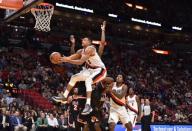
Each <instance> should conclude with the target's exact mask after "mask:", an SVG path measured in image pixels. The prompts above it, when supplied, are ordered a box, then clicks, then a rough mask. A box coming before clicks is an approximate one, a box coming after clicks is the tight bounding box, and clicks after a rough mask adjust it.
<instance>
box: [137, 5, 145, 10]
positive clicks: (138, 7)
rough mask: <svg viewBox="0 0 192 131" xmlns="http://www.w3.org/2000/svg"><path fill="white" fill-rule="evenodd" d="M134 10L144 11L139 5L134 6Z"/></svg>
mask: <svg viewBox="0 0 192 131" xmlns="http://www.w3.org/2000/svg"><path fill="white" fill-rule="evenodd" d="M135 8H136V9H140V10H143V9H144V8H143V6H140V5H136V6H135Z"/></svg>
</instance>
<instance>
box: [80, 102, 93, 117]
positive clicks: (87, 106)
mask: <svg viewBox="0 0 192 131" xmlns="http://www.w3.org/2000/svg"><path fill="white" fill-rule="evenodd" d="M92 111H93V109H92V107H91V106H90V105H89V104H86V105H85V108H84V109H83V111H82V113H81V114H82V115H88V114H89V113H91V112H92Z"/></svg>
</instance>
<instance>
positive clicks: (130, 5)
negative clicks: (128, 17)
mask: <svg viewBox="0 0 192 131" xmlns="http://www.w3.org/2000/svg"><path fill="white" fill-rule="evenodd" d="M125 4H126V5H127V6H129V7H133V4H131V3H125Z"/></svg>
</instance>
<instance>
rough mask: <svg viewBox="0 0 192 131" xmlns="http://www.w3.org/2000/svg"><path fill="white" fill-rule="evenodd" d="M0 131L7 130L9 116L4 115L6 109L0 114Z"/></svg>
mask: <svg viewBox="0 0 192 131" xmlns="http://www.w3.org/2000/svg"><path fill="white" fill-rule="evenodd" d="M0 130H1V131H8V130H9V116H8V115H7V114H6V109H5V108H3V109H2V113H1V114H0Z"/></svg>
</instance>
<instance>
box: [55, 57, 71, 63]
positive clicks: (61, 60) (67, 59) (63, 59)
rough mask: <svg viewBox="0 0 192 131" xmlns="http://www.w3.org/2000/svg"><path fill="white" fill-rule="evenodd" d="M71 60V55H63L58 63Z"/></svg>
mask: <svg viewBox="0 0 192 131" xmlns="http://www.w3.org/2000/svg"><path fill="white" fill-rule="evenodd" d="M69 61H70V58H69V57H65V56H63V57H61V58H60V59H59V61H58V63H63V62H69Z"/></svg>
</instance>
